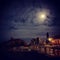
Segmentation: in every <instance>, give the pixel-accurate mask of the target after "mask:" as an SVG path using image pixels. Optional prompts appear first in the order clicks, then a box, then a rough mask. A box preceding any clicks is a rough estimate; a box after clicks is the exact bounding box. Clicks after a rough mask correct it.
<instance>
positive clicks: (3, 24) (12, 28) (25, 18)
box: [0, 0, 60, 42]
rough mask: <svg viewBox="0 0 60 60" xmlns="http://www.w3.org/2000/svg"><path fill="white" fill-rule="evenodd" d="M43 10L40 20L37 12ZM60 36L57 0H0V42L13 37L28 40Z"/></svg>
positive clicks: (59, 3) (59, 12)
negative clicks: (47, 33) (47, 34)
mask: <svg viewBox="0 0 60 60" xmlns="http://www.w3.org/2000/svg"><path fill="white" fill-rule="evenodd" d="M42 11H45V12H46V14H47V18H46V19H45V20H44V21H42V20H41V19H39V17H38V16H39V15H38V14H39V13H40V12H42ZM46 32H49V33H50V37H59V36H60V1H59V0H20V1H18V0H10V1H9V0H0V42H1V41H6V40H9V39H10V38H11V37H13V38H22V39H26V41H28V40H29V39H31V38H35V37H40V38H45V35H46Z"/></svg>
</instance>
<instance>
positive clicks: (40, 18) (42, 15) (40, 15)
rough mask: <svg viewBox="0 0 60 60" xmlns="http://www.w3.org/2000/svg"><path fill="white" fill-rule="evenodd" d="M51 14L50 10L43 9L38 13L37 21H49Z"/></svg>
mask: <svg viewBox="0 0 60 60" xmlns="http://www.w3.org/2000/svg"><path fill="white" fill-rule="evenodd" d="M51 16H52V15H51V14H50V10H48V9H42V10H40V11H38V12H37V14H36V17H37V22H38V23H43V22H45V20H46V21H48V20H50V19H51ZM48 17H49V18H48Z"/></svg>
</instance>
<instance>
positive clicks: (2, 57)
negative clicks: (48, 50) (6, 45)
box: [0, 51, 60, 60]
mask: <svg viewBox="0 0 60 60" xmlns="http://www.w3.org/2000/svg"><path fill="white" fill-rule="evenodd" d="M58 59H59V60H60V57H50V56H46V55H44V54H40V53H38V52H36V51H30V52H15V53H13V52H8V51H0V60H58Z"/></svg>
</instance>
